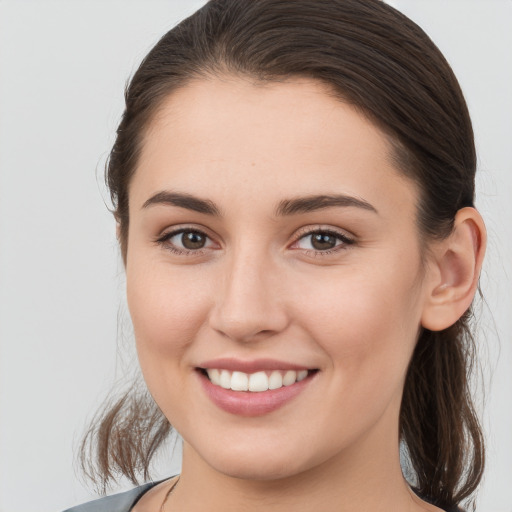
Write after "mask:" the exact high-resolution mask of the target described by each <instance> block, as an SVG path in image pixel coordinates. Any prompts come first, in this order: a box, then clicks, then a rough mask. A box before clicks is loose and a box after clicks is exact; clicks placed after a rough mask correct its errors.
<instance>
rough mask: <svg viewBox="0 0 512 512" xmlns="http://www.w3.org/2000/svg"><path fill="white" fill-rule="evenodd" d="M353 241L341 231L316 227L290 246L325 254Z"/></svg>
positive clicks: (342, 247)
mask: <svg viewBox="0 0 512 512" xmlns="http://www.w3.org/2000/svg"><path fill="white" fill-rule="evenodd" d="M353 243H354V240H352V239H350V238H348V237H347V236H346V235H344V234H342V233H339V232H336V231H332V230H323V229H317V230H314V231H309V232H307V233H306V234H303V235H302V236H301V237H300V238H299V239H298V240H297V242H295V244H294V245H293V247H292V248H294V249H303V250H306V251H313V252H315V253H324V254H325V253H331V252H334V251H337V250H341V249H344V248H345V247H346V246H347V245H351V244H353Z"/></svg>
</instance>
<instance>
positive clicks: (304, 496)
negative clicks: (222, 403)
mask: <svg viewBox="0 0 512 512" xmlns="http://www.w3.org/2000/svg"><path fill="white" fill-rule="evenodd" d="M198 490H200V491H198ZM172 498H173V500H172V501H173V510H189V511H193V512H195V511H202V512H230V511H233V512H235V511H236V512H239V511H240V510H244V511H246V512H253V511H261V510H265V511H266V512H281V511H283V512H284V511H289V510H294V512H311V511H317V510H336V511H339V512H363V511H364V512H367V511H368V510H372V511H375V512H377V511H382V512H384V511H391V510H392V511H393V512H402V511H403V512H410V511H419V510H428V511H435V510H439V509H436V508H435V507H431V506H429V505H427V504H425V503H424V502H422V501H421V500H419V499H418V498H416V497H415V496H414V495H413V493H412V492H411V491H410V489H409V487H408V485H407V483H406V481H405V480H404V478H403V476H402V471H401V467H400V457H399V446H398V439H396V440H395V442H394V443H388V445H387V446H386V445H383V443H382V437H381V436H380V435H378V433H377V432H375V433H372V432H370V433H369V434H368V435H367V436H366V438H365V439H364V440H362V441H361V442H360V443H358V446H352V447H351V448H349V449H347V450H346V451H344V452H343V453H339V454H337V455H336V456H334V457H332V458H330V459H328V460H326V461H323V462H322V463H320V464H318V465H316V466H314V467H312V468H309V469H308V470H306V471H303V472H300V473H298V474H294V475H292V476H284V477H282V478H273V479H270V480H264V479H262V478H259V479H258V478H254V479H248V478H238V477H236V476H232V475H226V474H224V473H221V472H220V471H217V470H216V469H215V468H214V467H212V466H211V465H209V464H208V463H206V462H205V461H204V460H203V459H202V458H201V457H200V456H199V454H198V453H197V452H196V451H195V450H194V449H193V447H192V446H190V445H189V444H187V443H186V442H185V443H184V447H183V467H182V473H181V477H180V485H179V486H178V488H177V489H176V492H175V493H173V497H172Z"/></svg>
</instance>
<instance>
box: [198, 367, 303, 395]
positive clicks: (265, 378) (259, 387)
mask: <svg viewBox="0 0 512 512" xmlns="http://www.w3.org/2000/svg"><path fill="white" fill-rule="evenodd" d="M206 373H207V374H208V377H209V379H210V381H211V382H212V383H213V384H215V385H216V386H220V387H222V388H224V389H232V390H233V391H252V392H256V393H258V392H261V391H267V390H268V389H279V388H281V387H283V386H291V385H292V384H295V382H300V381H301V380H304V379H305V378H306V377H307V376H308V370H300V371H298V372H296V371H295V370H286V371H285V370H274V371H272V372H265V371H260V372H256V373H251V374H248V373H244V372H238V371H234V372H230V371H229V370H218V369H216V368H212V369H210V368H209V369H207V370H206Z"/></svg>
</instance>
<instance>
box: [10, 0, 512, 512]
mask: <svg viewBox="0 0 512 512" xmlns="http://www.w3.org/2000/svg"><path fill="white" fill-rule="evenodd" d="M202 3H203V2H202V1H201V0H195V1H194V0H180V1H176V0H174V1H157V0H144V1H143V0H137V1H134V0H108V1H106V0H103V1H100V0H96V1H93V0H88V1H85V0H84V1H80V0H59V1H57V0H55V1H50V0H37V1H28V0H0V512H44V511H54V512H58V511H59V510H62V509H64V508H66V507H68V506H71V505H72V504H74V503H77V502H80V501H85V500H87V499H90V498H91V497H93V494H92V493H91V492H90V491H88V490H87V489H86V488H84V487H83V486H82V484H81V483H80V481H79V479H78V476H77V474H76V473H75V469H74V463H73V452H74V449H75V448H76V445H77V441H78V439H79V438H80V435H81V434H82V433H83V429H84V425H85V423H86V420H87V419H88V418H90V416H91V414H92V413H93V412H94V410H95V408H96V407H97V406H98V404H99V403H100V402H101V400H102V399H103V398H104V396H105V394H106V393H107V392H108V390H109V389H110V388H111V386H112V384H113V383H114V381H115V379H119V378H121V377H122V374H123V371H122V368H121V366H122V365H120V364H119V362H118V361H119V360H118V359H117V355H116V353H117V348H118V343H119V344H121V345H122V350H125V349H126V346H127V345H130V342H131V341H130V336H129V335H126V334H124V335H123V334H122V333H121V335H119V334H118V332H117V325H118V315H119V316H120V317H121V325H123V323H124V322H126V319H124V320H123V318H124V317H126V313H125V310H124V306H123V293H124V291H123V277H122V276H123V270H122V265H121V263H120V261H119V255H118V250H117V247H116V242H115V237H114V229H115V226H114V223H113V220H112V218H111V215H110V214H109V213H108V211H107V208H106V206H105V204H104V203H105V202H107V203H108V201H107V198H108V196H107V192H106V191H105V188H104V186H103V182H102V175H103V165H104V161H105V157H106V154H107V153H108V151H109V149H110V145H111V143H112V141H113V134H114V131H115V129H116V127H117V123H118V120H119V117H120V115H121V112H122V106H123V98H122V93H123V88H124V84H125V80H126V79H127V78H128V77H129V76H130V74H131V73H132V72H133V71H134V70H135V69H136V66H137V65H138V63H139V61H140V59H141V58H142V57H143V56H144V55H145V53H146V52H147V51H148V50H149V49H150V48H151V46H152V45H153V44H154V43H155V42H156V41H157V39H158V38H159V37H160V36H161V35H163V33H164V32H165V31H167V30H168V29H169V28H171V27H172V26H173V25H174V24H175V23H176V22H177V21H178V20H180V19H182V18H183V17H184V16H185V15H186V14H189V13H191V12H193V11H194V10H195V9H196V8H197V7H199V6H200V5H201V4H202ZM389 3H391V4H393V5H395V6H396V7H398V8H399V9H401V10H402V11H403V12H404V13H405V14H407V15H409V16H410V17H411V18H412V19H414V20H415V21H416V22H418V23H419V24H420V25H421V26H422V27H423V28H424V29H425V30H426V31H427V33H429V35H430V36H431V37H432V38H433V39H434V41H435V42H436V43H437V44H438V46H439V47H440V48H441V50H442V51H443V52H444V53H445V55H446V57H447V58H448V60H449V61H450V63H451V64H452V66H453V68H454V70H455V73H456V74H457V76H458V77H459V79H460V82H461V84H462V88H463V90H464V92H465V94H466V97H467V100H468V103H469V107H470V110H471V114H472V117H473V121H474V126H475V132H476V138H477V146H478V151H479V170H480V175H479V178H478V202H477V204H478V207H479V209H480V210H481V212H482V213H483V215H484V217H485V219H486V222H487V226H488V230H489V237H490V239H489V249H488V258H487V262H486V266H485V269H484V273H483V276H482V287H483V290H484V293H485V296H486V301H487V304H488V307H487V308H486V307H484V312H483V318H482V321H481V335H480V337H479V343H480V346H481V348H482V350H481V352H482V360H483V366H484V370H485V383H486V395H487V405H486V408H485V409H484V425H485V428H486V433H487V440H488V455H489V461H488V470H487V472H486V477H485V481H484V484H483V486H482V488H481V492H480V501H479V508H478V510H479V511H481V512H512V500H510V499H509V494H510V484H511V483H512V403H511V396H512V346H511V345H512V343H511V333H512V322H511V318H512V314H511V313H512V291H511V290H512V278H511V271H512V263H511V262H512V201H511V199H512V1H511V0H476V1H475V0H473V1H472V0H394V1H391V0H390V1H389ZM489 312H492V315H491V313H489ZM124 331H129V327H128V328H127V329H124ZM498 339H499V340H500V341H498ZM116 340H119V341H116ZM123 340H124V341H123ZM116 361H117V362H116ZM177 464H178V461H177V458H175V460H174V462H171V463H170V464H169V463H168V464H167V465H166V466H165V465H164V466H165V467H164V466H162V467H163V469H161V472H162V474H163V475H164V476H165V474H167V473H168V474H170V473H172V472H173V471H174V469H173V468H175V467H176V465H177Z"/></svg>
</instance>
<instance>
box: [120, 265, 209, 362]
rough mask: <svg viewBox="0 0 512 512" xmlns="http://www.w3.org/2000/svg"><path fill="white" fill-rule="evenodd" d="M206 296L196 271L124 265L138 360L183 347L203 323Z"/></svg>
mask: <svg viewBox="0 0 512 512" xmlns="http://www.w3.org/2000/svg"><path fill="white" fill-rule="evenodd" d="M148 267H152V268H151V269H148ZM162 267H163V268H162ZM159 268H162V271H159ZM209 296H211V293H210V292H209V291H208V290H207V289H206V287H205V286H204V279H203V277H202V276H201V274H200V273H198V272H197V271H196V272H195V273H194V272H187V271H183V270H180V271H175V272H172V271H171V270H170V268H169V267H168V266H166V265H164V266H160V267H159V266H158V265H154V266H153V265H136V264H133V265H132V266H129V267H127V299H128V306H129V309H130V315H131V318H132V322H133V327H134V332H135V339H136V343H137V350H138V352H139V358H140V359H141V364H143V362H144V360H145V359H146V358H147V357H149V356H152V357H155V358H159V357H160V356H163V355H165V356H166V357H169V356H173V355H174V356H178V355H179V354H180V353H181V351H184V350H185V349H186V347H187V346H188V345H189V344H190V343H192V342H193V340H194V337H195V336H196V335H197V331H198V329H199V328H200V326H201V325H202V324H203V323H204V319H205V317H206V315H207V312H208V309H209V304H208V297H209Z"/></svg>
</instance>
